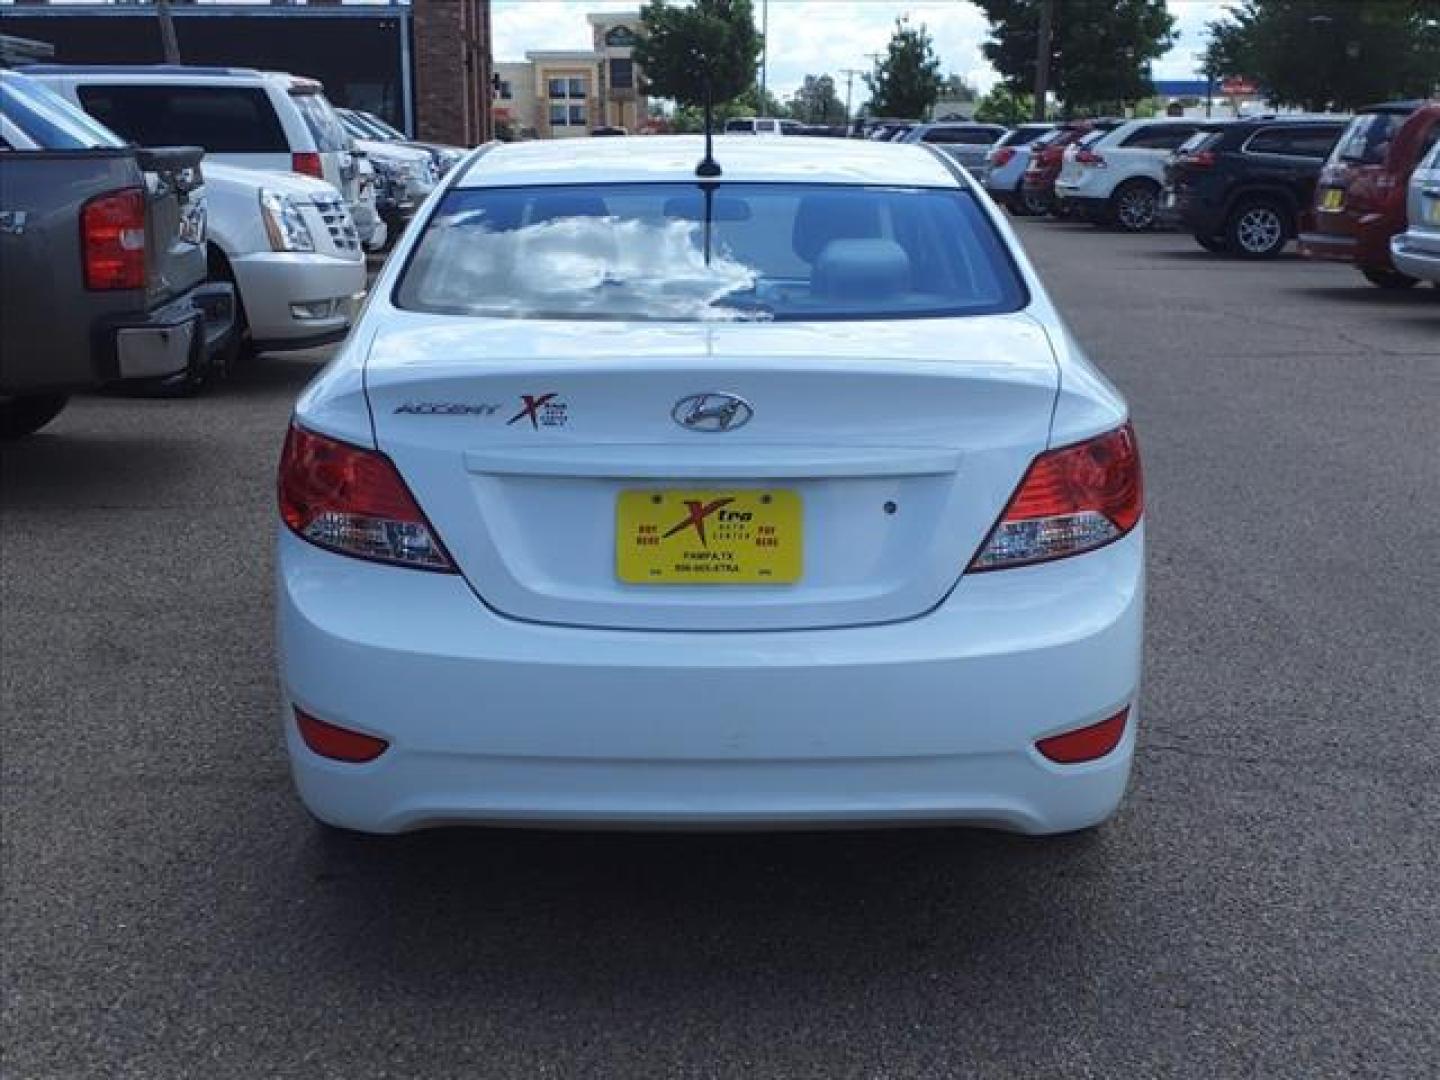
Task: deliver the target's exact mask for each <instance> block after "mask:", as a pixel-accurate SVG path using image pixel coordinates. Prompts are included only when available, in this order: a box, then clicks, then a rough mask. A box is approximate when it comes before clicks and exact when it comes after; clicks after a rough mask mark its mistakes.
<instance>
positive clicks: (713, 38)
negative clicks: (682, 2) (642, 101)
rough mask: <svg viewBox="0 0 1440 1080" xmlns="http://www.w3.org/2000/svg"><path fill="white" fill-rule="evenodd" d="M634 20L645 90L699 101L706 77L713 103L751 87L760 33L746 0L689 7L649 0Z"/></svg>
mask: <svg viewBox="0 0 1440 1080" xmlns="http://www.w3.org/2000/svg"><path fill="white" fill-rule="evenodd" d="M640 22H641V24H642V25H643V26H644V28H645V32H644V34H643V35H642V36H641V38H640V40H639V41H638V42H636V44H635V50H634V57H635V63H636V64H638V65H639V66H640V69H641V71H643V72H644V82H645V92H646V93H647V94H651V95H653V96H655V97H663V98H670V99H671V100H672V101H675V102H677V103H678V104H680V105H690V106H700V105H704V103H705V94H706V82H707V80H708V82H709V87H710V92H711V93H712V94H713V95H714V100H715V101H716V103H720V102H726V101H732V100H733V99H735V98H738V97H739V96H740V95H741V94H743V93H745V92H746V91H748V90H750V89H751V87H753V86H754V84H755V72H756V69H757V67H758V66H759V62H760V48H761V38H760V32H759V31H758V30H756V29H755V10H754V7H753V5H752V3H751V0H694V2H693V3H692V4H691V5H690V6H689V7H676V6H674V5H673V4H671V3H669V2H667V0H650V2H649V3H647V4H645V5H644V6H643V7H642V8H641V9H640Z"/></svg>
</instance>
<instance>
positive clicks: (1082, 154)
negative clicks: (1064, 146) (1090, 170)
mask: <svg viewBox="0 0 1440 1080" xmlns="http://www.w3.org/2000/svg"><path fill="white" fill-rule="evenodd" d="M1075 161H1076V162H1077V163H1078V164H1080V165H1094V166H1097V167H1100V168H1103V167H1104V165H1105V159H1104V158H1103V157H1101V156H1100V155H1099V154H1097V153H1095V151H1094V150H1077V151H1075Z"/></svg>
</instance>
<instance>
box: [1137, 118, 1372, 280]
mask: <svg viewBox="0 0 1440 1080" xmlns="http://www.w3.org/2000/svg"><path fill="white" fill-rule="evenodd" d="M1348 122H1349V121H1348V118H1346V117H1300V116H1297V117H1278V116H1261V117H1251V118H1248V119H1244V120H1232V121H1222V122H1217V123H1211V124H1206V125H1205V126H1204V127H1202V128H1201V130H1200V131H1199V132H1197V133H1196V134H1195V136H1194V137H1193V138H1191V139H1190V141H1189V142H1187V143H1186V144H1185V145H1184V146H1182V147H1180V149H1179V150H1177V151H1176V152H1175V154H1174V155H1173V156H1172V157H1171V158H1170V161H1169V163H1168V164H1167V165H1166V167H1165V191H1164V194H1163V196H1162V199H1161V206H1162V213H1163V214H1164V216H1165V217H1166V218H1168V219H1169V220H1171V221H1178V223H1179V225H1180V227H1181V228H1183V229H1185V230H1187V231H1188V232H1191V233H1194V235H1195V239H1196V241H1197V242H1198V243H1199V244H1200V246H1201V247H1203V248H1204V249H1205V250H1206V251H1214V252H1229V253H1232V254H1235V255H1239V256H1241V257H1242V258H1246V259H1270V258H1274V257H1275V256H1276V255H1278V254H1280V252H1281V251H1282V250H1283V249H1284V247H1285V244H1286V242H1287V241H1289V240H1291V239H1292V238H1294V237H1296V236H1298V235H1299V234H1300V224H1301V218H1302V217H1303V216H1304V215H1306V214H1308V213H1309V212H1310V206H1311V203H1312V201H1313V199H1314V196H1315V182H1316V180H1318V179H1319V177H1320V170H1321V168H1322V167H1323V166H1324V165H1325V159H1326V158H1327V157H1329V156H1330V150H1331V148H1332V147H1333V146H1334V145H1335V143H1336V142H1337V141H1338V140H1339V138H1340V134H1341V132H1343V131H1344V130H1345V125H1346V124H1347V123H1348Z"/></svg>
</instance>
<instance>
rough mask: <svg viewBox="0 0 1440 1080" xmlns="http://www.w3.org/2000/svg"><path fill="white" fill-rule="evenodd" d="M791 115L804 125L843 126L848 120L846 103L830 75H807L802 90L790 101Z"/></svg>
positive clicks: (796, 92)
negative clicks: (841, 98)
mask: <svg viewBox="0 0 1440 1080" xmlns="http://www.w3.org/2000/svg"><path fill="white" fill-rule="evenodd" d="M790 115H791V116H792V117H794V118H795V119H796V120H799V121H800V122H801V123H803V124H843V123H844V122H845V121H846V120H847V119H849V118H848V117H847V116H846V115H845V103H844V102H843V101H841V100H840V95H839V93H837V92H836V89H835V80H834V79H833V78H831V77H830V76H829V75H806V76H805V81H804V83H802V84H801V86H800V89H798V90H796V91H795V96H794V97H793V98H791V99H790Z"/></svg>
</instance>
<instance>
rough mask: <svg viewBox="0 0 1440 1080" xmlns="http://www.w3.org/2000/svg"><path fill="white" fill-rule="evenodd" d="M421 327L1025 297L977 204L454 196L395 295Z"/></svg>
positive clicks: (689, 187) (881, 192) (795, 197)
mask: <svg viewBox="0 0 1440 1080" xmlns="http://www.w3.org/2000/svg"><path fill="white" fill-rule="evenodd" d="M395 299H396V303H397V304H398V305H399V306H400V307H402V308H409V309H412V310H417V311H430V312H441V313H448V314H456V315H476V316H489V317H506V318H521V319H527V318H528V319H608V320H682V321H690V320H721V321H723V320H770V319H778V320H818V319H902V318H925V317H942V316H956V315H978V314H989V313H994V312H1002V311H1015V310H1018V309H1019V308H1021V307H1022V306H1024V304H1025V303H1026V300H1027V294H1026V292H1025V287H1024V284H1023V281H1022V280H1021V278H1020V275H1019V272H1018V271H1017V269H1016V268H1015V265H1014V263H1013V261H1012V260H1011V258H1010V256H1009V254H1008V252H1007V250H1006V248H1005V246H1004V244H1003V242H1002V241H1001V239H1000V237H999V235H998V234H997V232H996V230H995V229H994V227H993V226H992V224H991V222H990V221H989V219H988V218H987V217H986V216H985V214H984V212H983V211H982V210H981V209H980V207H979V206H978V205H977V203H976V202H975V199H974V198H973V197H972V196H971V195H970V194H969V193H968V192H966V191H963V190H959V189H945V188H910V187H868V186H861V185H812V184H725V183H722V184H718V185H710V184H707V185H701V184H694V183H675V184H607V185H584V186H571V185H565V186H559V185H555V186H546V187H517V188H478V189H477V188H472V189H458V190H454V191H451V192H450V193H449V194H447V195H446V196H445V198H444V200H443V202H441V204H440V205H439V207H438V208H437V209H436V211H435V213H434V214H433V215H432V217H431V218H430V220H429V221H428V222H427V224H426V227H425V231H424V233H423V234H422V236H421V239H420V243H419V245H418V247H417V248H416V251H415V254H414V256H413V257H412V259H411V261H410V264H409V265H408V266H407V267H406V269H405V271H404V275H403V277H402V278H401V281H400V284H399V287H398V289H397V290H396V297H395Z"/></svg>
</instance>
